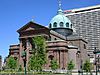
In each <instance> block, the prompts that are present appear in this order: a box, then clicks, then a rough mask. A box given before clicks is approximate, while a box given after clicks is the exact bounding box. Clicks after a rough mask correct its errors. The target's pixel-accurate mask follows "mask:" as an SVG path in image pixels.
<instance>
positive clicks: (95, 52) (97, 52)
mask: <svg viewBox="0 0 100 75" xmlns="http://www.w3.org/2000/svg"><path fill="white" fill-rule="evenodd" d="M93 53H94V54H95V65H96V75H97V70H98V64H97V62H99V61H97V60H96V59H97V57H96V55H97V54H99V53H100V51H97V50H96V47H95V49H94V52H93ZM98 59H99V58H98Z"/></svg>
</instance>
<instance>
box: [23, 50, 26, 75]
mask: <svg viewBox="0 0 100 75" xmlns="http://www.w3.org/2000/svg"><path fill="white" fill-rule="evenodd" d="M22 58H23V62H24V68H25V70H24V71H25V73H24V75H27V72H26V61H27V60H26V51H25V50H24V51H22Z"/></svg>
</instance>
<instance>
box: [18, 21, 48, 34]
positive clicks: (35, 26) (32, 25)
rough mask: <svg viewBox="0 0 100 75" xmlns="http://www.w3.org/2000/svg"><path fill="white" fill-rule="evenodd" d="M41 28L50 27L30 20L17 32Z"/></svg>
mask: <svg viewBox="0 0 100 75" xmlns="http://www.w3.org/2000/svg"><path fill="white" fill-rule="evenodd" d="M41 28H46V29H48V28H47V27H45V26H42V25H39V24H37V23H34V22H29V23H27V24H26V25H24V26H23V27H21V28H20V29H19V30H17V32H18V33H20V32H24V31H30V30H38V29H41Z"/></svg>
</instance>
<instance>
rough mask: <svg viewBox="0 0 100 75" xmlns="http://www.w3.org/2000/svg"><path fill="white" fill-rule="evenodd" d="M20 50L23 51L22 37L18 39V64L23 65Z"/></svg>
mask: <svg viewBox="0 0 100 75" xmlns="http://www.w3.org/2000/svg"><path fill="white" fill-rule="evenodd" d="M22 51H23V47H22V39H20V49H19V64H20V65H22V67H23V66H24V65H23V59H22Z"/></svg>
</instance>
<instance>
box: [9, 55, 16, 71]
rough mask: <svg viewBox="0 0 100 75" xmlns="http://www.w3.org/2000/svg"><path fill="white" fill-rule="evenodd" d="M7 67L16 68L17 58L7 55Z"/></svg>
mask: <svg viewBox="0 0 100 75" xmlns="http://www.w3.org/2000/svg"><path fill="white" fill-rule="evenodd" d="M7 68H9V69H11V70H12V69H16V68H17V60H15V59H14V57H11V56H10V57H9V58H8V60H7Z"/></svg>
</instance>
